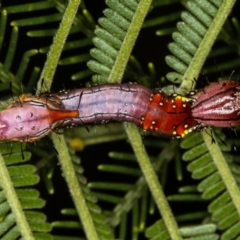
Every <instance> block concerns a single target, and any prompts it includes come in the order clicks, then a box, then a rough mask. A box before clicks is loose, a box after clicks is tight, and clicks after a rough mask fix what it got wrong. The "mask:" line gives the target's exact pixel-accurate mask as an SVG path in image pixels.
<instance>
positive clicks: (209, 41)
mask: <svg viewBox="0 0 240 240" xmlns="http://www.w3.org/2000/svg"><path fill="white" fill-rule="evenodd" d="M235 2H236V0H225V1H223V2H222V5H221V7H220V8H219V10H218V12H217V14H216V16H215V17H214V19H213V21H212V23H211V24H210V26H209V28H208V30H207V32H206V34H205V36H204V38H203V40H202V42H201V44H200V45H199V47H198V49H197V51H196V53H195V55H194V57H193V59H192V61H191V63H190V65H189V66H188V69H187V71H186V72H185V74H184V77H183V79H184V81H183V82H182V84H181V86H180V88H179V89H178V90H179V92H181V93H183V92H185V93H186V92H189V91H190V90H192V88H193V85H194V83H195V82H194V81H193V80H194V78H195V79H197V78H198V75H199V73H200V71H201V69H202V67H203V64H204V62H205V60H206V58H207V56H208V54H209V52H210V51H211V49H212V46H213V44H214V42H215V40H216V38H217V36H218V34H219V32H220V31H221V29H222V27H223V24H224V23H225V21H226V19H227V17H228V15H229V13H230V12H231V11H232V8H233V6H234V4H235Z"/></svg>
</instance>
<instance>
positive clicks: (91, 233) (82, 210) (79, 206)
mask: <svg viewBox="0 0 240 240" xmlns="http://www.w3.org/2000/svg"><path fill="white" fill-rule="evenodd" d="M51 137H52V141H53V143H54V146H55V147H56V148H57V149H58V150H60V151H59V152H58V159H59V162H60V164H61V166H62V171H63V175H64V177H65V180H66V182H67V184H68V187H69V191H70V193H71V196H72V199H73V201H74V204H75V207H76V210H77V212H78V215H79V216H80V219H81V223H82V225H83V227H84V230H85V233H86V236H87V239H96V240H97V239H99V238H98V235H97V232H96V229H95V226H94V224H93V220H92V217H91V214H90V212H89V210H88V207H87V204H86V200H85V197H84V195H83V193H82V191H81V187H80V185H79V183H78V179H77V176H76V174H75V170H74V167H73V164H72V160H71V157H70V155H69V152H68V148H67V145H66V142H65V138H64V136H63V135H57V134H56V133H52V135H51Z"/></svg>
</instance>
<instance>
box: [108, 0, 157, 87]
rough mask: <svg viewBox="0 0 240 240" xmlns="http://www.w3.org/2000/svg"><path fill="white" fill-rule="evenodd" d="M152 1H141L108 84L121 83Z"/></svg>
mask: <svg viewBox="0 0 240 240" xmlns="http://www.w3.org/2000/svg"><path fill="white" fill-rule="evenodd" d="M151 3H152V0H141V1H140V2H139V4H138V7H137V10H136V12H135V14H134V16H133V19H132V21H131V24H130V26H129V28H128V31H127V33H126V36H125V38H124V41H123V44H122V46H121V48H120V50H119V53H118V56H117V59H116V61H115V64H114V66H113V67H112V71H111V73H110V75H109V77H108V82H119V83H120V82H121V79H122V77H123V74H124V70H125V68H126V65H127V63H128V60H129V57H130V54H131V52H132V49H133V46H134V44H135V42H136V39H137V37H138V34H139V32H140V30H141V27H142V24H143V21H144V19H145V17H146V15H147V13H148V10H149V7H150V5H151Z"/></svg>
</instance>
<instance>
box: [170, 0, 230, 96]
mask: <svg viewBox="0 0 240 240" xmlns="http://www.w3.org/2000/svg"><path fill="white" fill-rule="evenodd" d="M233 4H234V1H229V2H228V3H227V2H222V1H218V2H214V3H210V2H209V1H207V0H206V1H200V2H196V1H188V2H187V3H186V8H187V9H188V12H183V13H182V14H181V18H182V20H183V22H180V23H178V25H177V28H178V32H174V33H173V39H174V41H175V42H174V43H172V44H170V45H169V49H170V51H171V52H172V54H174V55H173V56H167V57H166V62H167V64H168V65H169V66H170V67H171V68H173V69H174V70H175V72H171V73H168V74H167V78H168V79H169V80H170V81H172V82H176V80H177V81H178V82H182V81H183V80H184V81H183V82H182V84H181V87H180V89H179V91H180V92H182V93H183V92H184V93H186V92H189V91H190V90H191V88H192V87H193V86H194V84H195V82H194V79H197V78H198V75H199V73H200V71H201V68H202V66H203V63H204V62H205V60H206V58H207V55H208V54H209V52H210V50H211V48H212V45H213V43H214V41H215V39H216V38H217V36H218V33H219V32H220V30H221V28H222V25H223V24H224V21H225V19H226V14H227V12H229V9H231V7H232V6H233Z"/></svg>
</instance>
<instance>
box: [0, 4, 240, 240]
mask: <svg viewBox="0 0 240 240" xmlns="http://www.w3.org/2000/svg"><path fill="white" fill-rule="evenodd" d="M99 2H100V1H99ZM79 3H80V1H78V0H73V1H69V2H68V1H64V0H58V1H52V0H48V1H39V2H35V1H32V3H27V4H21V5H18V4H19V3H17V4H16V3H14V2H11V1H8V3H5V4H9V5H6V6H5V5H4V4H3V6H2V12H1V20H0V21H1V22H0V50H1V57H0V80H1V82H0V91H1V93H2V94H1V109H4V108H6V106H7V105H8V104H9V103H10V102H11V101H12V98H11V94H10V93H9V92H8V91H6V90H8V89H9V86H10V85H11V86H12V87H11V90H12V93H13V94H14V96H18V95H19V94H21V93H22V91H23V92H32V91H33V89H36V88H37V91H38V92H42V91H43V90H44V91H47V90H49V89H50V88H51V85H52V83H53V84H54V86H56V83H57V84H58V85H61V84H62V83H61V82H60V78H63V77H62V76H61V73H60V75H59V73H58V72H59V71H60V72H61V69H64V70H63V71H64V73H65V74H64V79H63V80H64V81H65V82H67V83H68V82H69V79H71V80H73V81H75V82H76V81H81V83H86V81H88V82H89V81H90V80H89V78H90V77H92V81H93V82H95V83H98V84H102V83H106V82H118V83H120V82H121V81H122V80H124V79H127V81H128V80H129V79H131V81H133V80H134V81H135V80H137V81H138V82H139V83H142V84H145V85H147V86H152V85H153V83H155V85H157V82H158V81H159V77H160V81H161V82H162V79H163V76H164V75H165V74H166V70H165V67H162V68H158V67H155V64H154V62H152V61H151V60H149V59H145V56H144V57H143V59H142V58H141V56H140V55H141V54H140V52H138V51H136V50H135V49H134V45H135V42H136V41H137V43H138V41H139V40H138V39H141V37H142V36H146V37H147V38H148V41H147V45H144V46H141V47H142V49H143V50H144V49H149V51H150V49H151V48H152V44H151V41H152V39H154V38H156V36H154V35H153V33H151V31H153V30H152V29H154V31H155V33H156V35H157V36H158V38H159V39H158V45H159V46H160V45H162V46H165V45H167V43H169V42H170V41H171V40H170V39H169V38H168V37H169V35H170V34H171V33H172V36H173V40H174V42H172V43H169V44H168V47H169V50H170V51H171V53H172V55H168V56H166V57H165V59H166V62H167V64H168V65H169V66H170V67H171V68H172V69H173V72H169V73H167V75H166V78H167V79H168V80H170V81H171V84H173V85H174V86H173V85H167V84H166V86H165V87H164V89H165V90H166V91H167V92H172V91H174V92H176V91H177V92H181V93H186V92H188V91H190V90H192V88H193V87H194V85H195V83H196V81H197V80H196V79H197V78H198V77H199V73H200V72H201V70H202V68H203V65H204V63H205V60H206V59H207V58H208V59H210V60H212V59H213V58H214V59H215V58H217V59H220V60H219V61H220V63H217V65H218V68H219V69H220V70H230V71H231V70H233V69H234V67H238V66H239V56H238V55H239V49H240V46H239V34H240V31H239V22H238V21H239V19H237V17H238V16H237V17H236V18H232V19H231V20H229V19H226V18H227V16H228V14H229V12H230V11H231V10H232V9H234V8H233V5H234V1H233V0H231V1H220V0H209V1H207V0H201V1H193V0H192V1H188V2H185V1H183V5H184V7H185V10H184V7H182V6H181V5H180V3H179V1H177V0H176V1H169V0H161V1H160V0H154V1H150V0H149V1H147V0H142V1H138V0H121V1H119V0H107V1H106V4H107V7H105V10H104V11H103V15H104V17H100V18H98V17H96V16H95V15H94V14H91V12H93V11H94V9H95V8H96V6H95V4H97V3H96V2H94V3H93V6H91V5H90V6H88V5H87V6H86V5H85V3H83V2H82V3H81V4H80V5H79ZM10 4H12V5H11V6H10ZM86 4H87V2H86ZM78 5H79V6H78ZM103 9H104V8H103ZM175 9H176V10H175ZM100 12H101V11H100ZM159 12H160V14H159ZM147 14H148V16H147V18H146V20H144V19H145V17H146V15H147ZM96 15H97V14H96ZM98 16H99V15H98ZM180 18H181V19H182V20H180ZM9 19H11V20H9ZM224 23H225V25H224V26H223V24H224ZM59 24H60V25H59ZM140 30H141V32H140ZM150 30H151V31H150ZM19 32H21V34H19ZM149 32H150V33H149ZM25 33H26V34H25ZM139 34H140V36H139ZM138 36H139V38H138ZM53 37H54V41H53V44H52V45H51V43H52V39H53ZM22 39H23V40H22ZM166 39H167V40H166ZM24 41H26V42H27V43H28V42H30V43H33V45H31V46H33V47H32V49H29V48H28V47H27V46H25V45H26V44H25V42H24ZM215 42H217V44H215V45H214V43H215ZM50 45H51V46H50ZM93 45H94V47H93ZM137 45H138V44H137ZM137 45H136V46H135V47H136V48H137V47H138V46H137ZM22 48H24V51H25V52H23V50H22ZM155 48H156V46H155ZM132 49H134V50H133V51H132ZM37 54H38V55H37ZM45 54H48V55H47V60H46V62H44V63H43V62H42V63H41V62H38V61H37V63H36V58H42V56H45ZM131 54H134V55H136V56H137V57H136V56H133V55H131ZM228 54H229V58H231V59H230V60H228V59H227V58H226V55H228ZM36 55H37V56H36ZM157 58H158V59H160V58H161V59H162V58H163V56H160V55H159V56H157ZM36 64H37V65H40V67H39V66H37V67H35V65H36ZM57 65H58V66H57ZM145 66H147V67H145ZM40 69H42V70H41V76H40ZM145 69H147V71H148V72H147V73H146V70H145ZM204 70H205V72H207V73H209V74H211V73H214V72H217V71H218V69H217V68H216V67H215V66H214V67H213V64H212V63H211V64H210V66H208V65H204ZM54 74H55V75H54ZM219 75H220V74H218V76H219ZM134 77H135V78H136V79H134ZM215 77H216V76H215ZM87 84H89V83H87ZM177 84H180V86H179V87H178V88H177V87H176V85H177ZM204 84H205V85H206V83H204ZM36 86H37V87H36ZM52 90H53V91H54V90H55V89H52ZM6 99H8V100H6ZM95 129H96V130H94V129H90V132H87V131H86V129H84V128H81V127H79V128H76V129H74V131H66V133H65V134H64V135H57V134H55V133H54V134H52V136H51V140H52V141H51V144H52V143H53V144H54V147H55V148H56V150H57V152H58V154H56V152H55V151H54V149H53V147H52V146H49V144H46V139H43V140H40V141H38V142H37V143H36V145H34V144H33V145H30V144H29V145H27V147H26V146H25V145H23V144H21V143H2V144H1V145H0V150H1V153H2V156H3V159H4V160H3V159H2V158H1V159H0V182H1V184H0V185H1V188H0V216H1V223H0V229H1V230H0V235H1V239H17V238H18V237H19V236H22V238H24V239H79V238H77V237H76V236H82V239H84V237H87V238H88V239H111V240H112V239H140V238H141V237H143V236H145V238H146V239H152V240H153V239H154V240H156V239H161V240H163V239H194V240H198V239H229V240H230V239H238V238H239V236H240V228H239V224H240V223H239V215H240V205H239V202H240V193H239V190H238V184H239V172H240V170H239V167H238V165H237V163H238V162H239V159H238V157H235V156H234V153H232V151H231V150H232V145H233V141H232V140H229V139H228V137H227V136H225V135H224V133H221V132H216V134H215V133H214V134H213V133H211V132H210V133H209V132H203V133H193V134H191V135H189V136H187V137H186V139H184V140H183V141H182V142H181V148H180V144H179V142H178V141H174V140H169V138H166V137H164V136H150V135H149V134H145V135H144V137H142V136H141V135H140V134H139V132H138V130H137V129H136V128H135V127H134V126H132V125H131V124H124V126H122V125H121V124H109V125H108V128H106V127H105V126H98V127H97V128H95ZM124 130H125V132H126V134H125V133H124ZM126 135H127V136H126ZM214 135H215V136H214ZM126 139H128V140H129V142H130V145H131V146H132V148H133V152H134V153H133V152H131V151H130V150H128V151H127V150H126V151H124V150H123V149H122V147H121V146H122V145H124V146H126V148H127V149H129V145H128V143H126ZM213 139H214V143H212V141H213ZM142 140H143V141H142ZM49 141H50V140H49ZM115 141H121V146H120V148H118V149H117V151H115V150H114V147H112V146H114V145H112V144H110V143H113V144H114V142H115ZM103 143H105V145H100V146H101V147H99V146H98V144H103ZM235 144H236V145H238V139H236V140H235ZM118 145H120V144H118ZM102 146H104V149H103V147H102ZM84 148H85V149H84ZM100 148H102V149H103V150H104V152H108V153H109V158H110V159H111V160H108V161H107V160H106V159H105V157H104V159H102V158H101V157H100V156H101V155H100V154H99V156H98V151H99V149H100ZM145 148H146V149H145ZM88 149H92V150H91V151H93V152H94V154H93V156H91V157H86V155H87V153H88V151H89V150H88ZM95 149H96V150H95ZM146 150H147V151H146ZM78 151H80V152H79V153H78ZM183 151H184V153H183ZM147 152H148V153H149V154H147ZM22 155H23V156H22ZM79 155H80V156H81V158H82V159H81V160H80V158H79ZM56 157H58V159H59V162H60V166H61V169H59V167H58V165H57V164H56V161H55V160H54V159H55V158H56ZM86 158H88V159H87V160H88V162H90V166H91V171H93V172H94V173H96V175H98V174H99V175H100V176H101V177H99V178H97V177H96V178H94V180H93V181H92V182H89V183H88V184H87V180H86V177H88V176H85V175H84V168H83V166H82V165H81V164H82V162H83V165H85V163H86ZM99 158H101V159H100V161H99ZM30 159H31V162H29V163H28V164H26V161H28V160H30ZM95 160H97V161H98V163H97V164H99V165H98V172H97V169H96V168H95V164H94V162H95ZM182 160H184V161H186V162H188V165H187V166H185V164H184V163H183V162H182ZM109 161H110V162H109ZM139 166H140V168H139ZM173 166H174V167H173ZM185 168H186V169H187V170H188V171H190V172H192V181H191V184H189V183H186V184H185V182H181V181H182V180H183V181H184V179H186V176H185V175H187V173H186V171H184V170H185ZM173 170H174V171H175V176H176V177H174V176H173ZM60 171H61V172H62V175H63V176H64V179H65V181H66V183H67V188H68V191H69V192H70V194H69V195H70V196H69V198H70V197H71V200H72V201H73V203H74V207H73V205H70V203H66V204H64V205H63V206H65V207H62V209H61V207H60V208H58V211H59V212H60V210H61V214H62V216H57V215H56V214H54V216H51V211H45V210H44V209H43V206H44V205H45V201H46V206H48V205H49V204H50V202H51V201H50V198H51V195H53V196H57V202H56V203H60V202H61V203H62V202H64V200H65V199H64V197H65V196H63V195H64V194H62V193H61V190H60V193H59V189H58V184H59V183H58V181H57V180H56V178H55V172H58V173H59V172H60ZM87 172H88V171H87ZM39 179H42V180H44V181H42V182H44V183H45V187H46V189H47V191H48V194H49V195H47V197H46V198H45V200H42V199H41V198H40V197H39V191H41V192H43V193H44V191H45V189H41V188H39V186H38V185H36V184H37V183H38V182H39ZM172 181H174V182H175V183H176V184H178V188H179V191H178V192H176V188H175V189H174V188H173V189H171V191H168V189H169V183H171V182H172ZM61 187H62V188H64V187H65V186H61ZM40 189H41V190H40ZM163 189H164V191H163ZM149 190H150V191H149ZM164 192H168V194H167V195H168V196H166V195H165V194H164ZM67 195H68V194H67ZM48 196H49V197H48ZM176 202H177V203H178V206H180V207H179V208H182V209H181V210H182V211H181V212H180V213H178V211H176V213H175V210H172V209H174V207H172V206H174V204H175V203H176ZM198 203H201V204H202V203H203V204H205V205H204V207H203V208H201V209H197V210H188V209H187V208H186V206H188V204H189V205H190V204H192V205H193V206H194V205H197V204H198ZM68 204H69V205H68ZM56 205H57V204H56ZM207 205H208V207H206V206H207ZM170 206H171V207H170ZM184 206H185V207H184ZM52 207H54V206H50V208H52ZM36 209H37V210H38V211H36ZM159 213H160V214H159ZM47 217H48V218H49V219H50V220H49V219H48V220H49V221H52V222H51V223H48V222H47ZM153 222H154V223H153ZM193 223H194V225H193ZM52 228H53V229H54V232H53V233H51V232H50V231H51V229H52ZM66 229H70V230H71V231H69V232H65V233H64V234H61V233H62V232H63V231H65V230H66ZM63 235H64V236H63Z"/></svg>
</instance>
